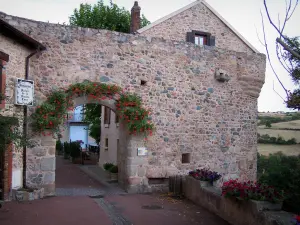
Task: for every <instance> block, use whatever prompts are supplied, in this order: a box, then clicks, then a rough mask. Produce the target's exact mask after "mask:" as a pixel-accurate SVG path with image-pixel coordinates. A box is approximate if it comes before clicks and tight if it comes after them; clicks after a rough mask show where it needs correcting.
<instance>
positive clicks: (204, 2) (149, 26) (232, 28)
mask: <svg viewBox="0 0 300 225" xmlns="http://www.w3.org/2000/svg"><path fill="white" fill-rule="evenodd" d="M201 3H202V4H203V5H205V6H206V7H207V8H208V9H209V10H210V11H212V13H213V14H214V15H215V16H216V17H218V18H219V19H220V20H221V21H222V22H223V23H224V24H225V25H226V26H227V27H229V29H231V30H232V31H233V33H235V34H236V35H237V36H238V37H239V38H240V39H241V40H242V41H243V42H244V43H245V44H246V45H247V46H248V47H249V48H251V49H252V50H253V51H254V52H255V53H259V51H258V50H257V49H256V48H255V47H254V46H253V45H251V44H250V43H249V42H248V41H247V40H246V39H245V38H244V37H243V36H242V35H241V34H240V33H239V32H238V31H237V30H236V29H235V28H234V27H233V26H231V25H230V24H229V23H228V22H227V21H226V20H225V19H224V18H223V17H222V16H221V15H220V14H219V13H218V12H217V11H216V10H215V9H214V8H213V7H212V6H210V5H209V4H208V3H207V2H206V1H204V0H197V1H195V2H192V3H191V4H189V5H187V6H185V7H183V8H181V9H179V10H177V11H175V12H173V13H171V14H169V15H167V16H165V17H163V18H161V19H159V20H157V21H155V22H153V23H151V24H149V25H148V26H145V27H143V28H141V29H139V30H137V32H138V33H143V32H144V31H146V30H148V29H150V28H152V27H154V26H156V25H158V24H160V23H162V22H164V21H166V20H168V19H170V18H172V17H174V16H176V15H178V14H180V13H182V12H184V11H185V10H188V9H190V8H192V7H194V6H196V5H198V4H201Z"/></svg>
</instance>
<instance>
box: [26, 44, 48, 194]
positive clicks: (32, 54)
mask: <svg viewBox="0 0 300 225" xmlns="http://www.w3.org/2000/svg"><path fill="white" fill-rule="evenodd" d="M40 49H42V50H45V48H41V47H40V46H39V47H38V49H37V50H35V51H34V52H32V53H31V54H30V55H28V56H27V57H26V58H25V80H28V77H29V59H30V58H31V57H32V56H34V55H35V54H36V53H38V52H39V51H40ZM23 114H24V120H23V135H24V138H25V140H26V139H27V132H28V118H27V116H28V107H27V105H24V111H23ZM26 169H27V146H26V145H24V146H23V188H26V187H27V185H26Z"/></svg>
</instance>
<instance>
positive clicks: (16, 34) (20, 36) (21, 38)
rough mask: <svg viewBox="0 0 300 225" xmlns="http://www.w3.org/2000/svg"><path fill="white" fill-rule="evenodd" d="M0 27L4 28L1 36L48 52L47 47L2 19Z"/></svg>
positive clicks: (0, 30)
mask: <svg viewBox="0 0 300 225" xmlns="http://www.w3.org/2000/svg"><path fill="white" fill-rule="evenodd" d="M0 27H1V28H2V29H0V33H1V34H3V35H7V36H8V37H10V38H12V39H14V40H16V41H18V42H21V44H23V45H25V46H27V47H29V48H32V49H39V50H46V46H44V45H43V44H42V43H40V42H38V41H37V40H35V39H33V38H32V37H30V36H28V35H27V34H25V33H23V32H22V31H20V30H18V29H17V28H15V27H13V26H12V25H10V24H9V23H8V22H6V21H4V20H2V19H0Z"/></svg>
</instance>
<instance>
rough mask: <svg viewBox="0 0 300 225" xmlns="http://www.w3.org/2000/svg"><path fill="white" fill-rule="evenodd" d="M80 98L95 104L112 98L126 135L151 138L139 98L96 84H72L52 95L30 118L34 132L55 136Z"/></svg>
mask: <svg viewBox="0 0 300 225" xmlns="http://www.w3.org/2000/svg"><path fill="white" fill-rule="evenodd" d="M81 96H87V98H88V99H89V100H98V101H101V100H102V101H103V100H110V99H113V98H114V99H115V101H116V114H117V115H118V116H119V118H120V119H121V120H123V121H124V122H125V123H126V125H127V128H128V130H129V132H130V134H133V135H137V134H144V135H145V136H148V135H152V132H153V130H154V124H153V123H152V122H151V121H150V120H149V114H150V111H149V110H147V109H145V108H144V107H143V106H142V101H141V99H140V97H138V96H137V95H136V94H132V93H128V92H124V91H123V90H122V89H121V88H120V87H118V86H116V85H110V84H103V83H97V82H83V83H77V84H72V85H70V86H69V87H68V88H67V89H65V90H58V91H53V92H52V93H51V94H50V95H49V96H48V98H47V100H46V101H45V102H44V103H42V104H41V105H40V106H38V107H37V109H36V111H35V112H34V113H33V114H32V115H31V122H32V127H33V129H34V131H35V132H40V133H42V134H43V135H52V134H54V133H59V132H60V127H61V125H62V124H63V122H64V121H65V120H66V117H67V112H68V110H73V107H74V106H73V101H72V99H73V98H76V97H81Z"/></svg>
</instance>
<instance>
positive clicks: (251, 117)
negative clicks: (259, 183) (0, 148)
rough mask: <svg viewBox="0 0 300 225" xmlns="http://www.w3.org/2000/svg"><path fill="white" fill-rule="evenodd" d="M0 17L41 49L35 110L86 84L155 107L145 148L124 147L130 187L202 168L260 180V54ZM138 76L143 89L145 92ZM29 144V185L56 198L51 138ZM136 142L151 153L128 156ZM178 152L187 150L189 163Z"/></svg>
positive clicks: (34, 64) (33, 69)
mask: <svg viewBox="0 0 300 225" xmlns="http://www.w3.org/2000/svg"><path fill="white" fill-rule="evenodd" d="M0 17H1V18H2V19H4V20H6V21H8V22H9V23H10V24H11V25H13V26H15V27H16V28H18V29H20V30H21V31H23V32H25V33H27V34H28V35H30V36H32V37H33V38H35V39H36V40H38V41H40V42H42V43H43V44H44V45H45V46H46V47H47V50H46V51H43V52H41V53H39V54H37V55H36V56H35V57H33V58H32V60H31V62H30V77H29V79H31V80H34V81H35V99H36V102H35V105H39V104H41V103H42V102H43V101H44V100H45V98H46V96H47V94H49V93H50V92H51V91H52V90H55V89H58V88H64V87H67V86H68V85H70V84H72V83H76V82H82V81H84V80H90V81H97V82H103V83H112V84H117V85H119V86H121V87H122V88H124V89H126V90H128V91H131V92H135V93H137V94H138V95H139V96H141V97H142V100H143V103H144V105H145V106H146V108H151V109H152V115H151V119H152V121H153V122H154V124H155V126H156V131H155V133H154V136H152V137H151V138H150V139H149V140H148V141H147V142H146V143H144V142H142V141H141V140H137V139H138V138H137V137H134V138H132V139H129V141H128V142H126V144H124V145H126V146H123V147H124V149H123V150H124V151H128V152H129V153H126V154H124V155H125V156H124V162H125V163H124V166H123V167H122V168H121V169H122V173H123V175H122V176H123V177H124V183H125V186H126V187H130V188H133V189H132V190H133V191H142V190H144V189H141V188H140V187H146V189H147V190H149V188H151V187H150V185H149V179H151V178H166V177H168V176H169V175H173V174H180V173H186V172H187V171H188V170H190V169H195V168H199V167H209V168H211V169H212V170H215V171H218V172H220V173H222V174H223V178H224V179H228V178H229V177H231V178H240V179H242V180H247V179H250V180H255V179H256V156H257V133H256V119H257V98H258V96H259V93H260V90H261V87H262V85H263V83H264V76H265V64H266V63H265V56H264V55H263V54H258V53H251V52H249V51H247V52H236V51H231V50H228V49H223V48H221V47H210V46H204V47H199V46H195V45H194V44H192V43H187V42H185V41H171V40H165V39H163V38H155V37H149V36H146V37H143V36H142V35H131V34H123V33H117V32H112V31H106V30H94V29H87V28H80V27H72V26H64V25H58V24H51V23H43V22H37V21H32V20H28V19H23V18H18V17H13V16H9V15H6V14H4V13H1V14H0ZM216 71H226V76H227V77H228V78H229V81H228V82H220V81H219V80H217V79H216V78H215V73H216ZM9 76H10V74H7V77H9ZM141 80H143V81H146V82H147V83H146V85H143V86H141ZM8 85H10V83H9V84H8ZM11 85H12V84H11ZM31 110H34V108H32V109H31ZM124 135H125V134H124ZM33 140H35V143H36V146H35V147H34V148H32V149H28V151H27V152H28V171H27V178H28V179H27V182H28V184H29V185H31V186H43V187H45V192H46V194H47V192H48V193H52V192H54V190H55V154H54V149H53V148H54V146H55V142H54V140H47V139H46V138H44V137H33ZM124 143H125V142H124ZM139 144H145V145H146V147H147V148H148V150H149V155H148V156H147V157H143V158H138V157H137V156H136V155H135V154H136V153H135V154H134V152H136V147H137V146H138V145H139ZM183 154H187V155H184V157H187V159H188V161H187V162H186V163H183V162H182V157H183ZM134 187H135V188H134ZM136 187H137V188H136ZM127 189H129V188H127ZM146 189H145V190H146Z"/></svg>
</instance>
